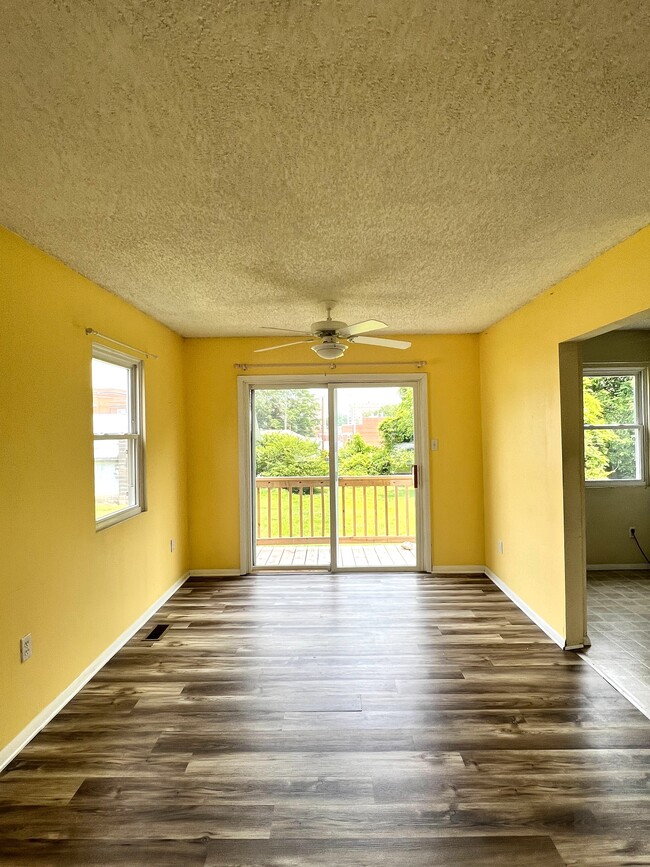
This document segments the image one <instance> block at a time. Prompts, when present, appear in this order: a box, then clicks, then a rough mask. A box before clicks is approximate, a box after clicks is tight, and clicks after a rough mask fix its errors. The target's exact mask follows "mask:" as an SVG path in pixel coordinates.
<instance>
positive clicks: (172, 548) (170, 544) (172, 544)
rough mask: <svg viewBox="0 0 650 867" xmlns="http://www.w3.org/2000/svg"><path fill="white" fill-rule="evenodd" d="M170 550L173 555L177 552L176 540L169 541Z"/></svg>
mask: <svg viewBox="0 0 650 867" xmlns="http://www.w3.org/2000/svg"><path fill="white" fill-rule="evenodd" d="M169 550H170V552H171V553H172V554H173V553H174V551H175V550H176V539H170V540H169Z"/></svg>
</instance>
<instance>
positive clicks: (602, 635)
mask: <svg viewBox="0 0 650 867" xmlns="http://www.w3.org/2000/svg"><path fill="white" fill-rule="evenodd" d="M649 326H650V320H648V317H647V316H645V317H643V319H634V318H632V319H631V320H629V321H627V322H625V323H622V324H621V323H617V327H613V326H612V327H611V328H610V329H609V330H607V331H601V332H600V333H597V334H595V335H587V336H585V338H584V339H582V340H580V341H575V342H573V343H569V344H565V345H564V346H563V347H561V350H560V370H561V382H563V383H564V388H563V401H562V411H563V419H562V424H563V451H564V475H565V485H564V494H565V551H566V581H567V637H569V634H570V633H572V634H573V636H574V641H575V642H576V644H577V643H578V642H579V635H580V634H581V632H582V634H583V636H584V638H583V641H582V644H584V647H585V650H583V651H582V653H581V655H583V656H584V658H585V659H586V660H587V661H588V662H589V663H590V664H591V665H592V666H593V667H594V668H596V669H597V670H598V671H599V672H600V673H601V674H602V675H603V676H604V677H605V678H606V679H607V680H609V681H610V682H611V683H613V684H614V686H616V687H617V689H619V691H621V692H623V693H624V694H625V695H626V696H627V697H628V698H629V699H630V700H631V701H632V702H633V703H634V704H635V705H636V706H637V707H639V708H640V709H641V710H642V711H643V712H644V713H645V714H646V715H648V716H650V571H648V570H650V564H649V563H648V562H647V559H646V555H648V554H650V550H648V549H649V548H650V466H649V454H650V450H649V446H650V438H649V436H650V435H649V430H650V399H649V397H650V395H649V374H650V327H649ZM567 360H568V362H569V363H568V365H567V364H566V363H565V362H566V361H567ZM571 382H573V383H574V385H573V386H572V385H571ZM571 429H572V430H571ZM574 437H575V439H574ZM644 552H645V553H644ZM580 555H581V556H580ZM587 633H588V634H587ZM569 640H570V639H569Z"/></svg>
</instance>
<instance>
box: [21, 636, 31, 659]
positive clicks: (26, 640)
mask: <svg viewBox="0 0 650 867" xmlns="http://www.w3.org/2000/svg"><path fill="white" fill-rule="evenodd" d="M31 655H32V633H31V632H28V633H27V635H23V637H22V638H21V639H20V661H21V662H27V660H28V659H29V658H30V656H31Z"/></svg>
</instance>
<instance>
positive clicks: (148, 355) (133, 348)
mask: <svg viewBox="0 0 650 867" xmlns="http://www.w3.org/2000/svg"><path fill="white" fill-rule="evenodd" d="M86 334H94V335H95V337H101V338H102V339H103V340H108V341H109V342H110V343H115V344H116V346H123V347H124V348H125V349H130V350H131V351H132V352H139V353H140V355H144V357H145V358H159V357H160V356H158V355H154V354H153V352H147V350H146V349H138V347H137V346H131V344H130V343H122V341H121V340H115V338H113V337H109V336H108V334H102V333H101V331H95V329H94V328H86Z"/></svg>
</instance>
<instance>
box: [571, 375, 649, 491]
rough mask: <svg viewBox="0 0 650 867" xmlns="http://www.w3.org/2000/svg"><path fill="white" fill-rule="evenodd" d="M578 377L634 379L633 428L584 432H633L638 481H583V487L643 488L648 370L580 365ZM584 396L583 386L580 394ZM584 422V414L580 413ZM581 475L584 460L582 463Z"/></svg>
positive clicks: (592, 426) (598, 426) (586, 426)
mask: <svg viewBox="0 0 650 867" xmlns="http://www.w3.org/2000/svg"><path fill="white" fill-rule="evenodd" d="M582 376H583V379H584V377H587V376H634V377H635V379H636V385H635V389H634V391H635V399H636V419H637V421H636V423H635V424H584V423H583V443H584V431H588V430H636V431H638V432H639V435H638V437H637V453H636V463H637V471H638V475H639V478H636V479H587V478H585V485H586V486H587V487H588V488H611V487H618V486H621V487H629V486H635V485H636V486H644V485H647V475H648V367H647V365H641V364H619V363H613V362H612V363H608V364H584V365H583V368H582ZM582 393H584V385H583V392H582ZM583 420H584V410H583ZM583 472H584V460H583Z"/></svg>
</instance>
